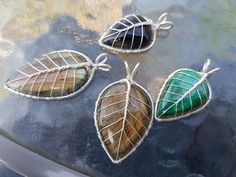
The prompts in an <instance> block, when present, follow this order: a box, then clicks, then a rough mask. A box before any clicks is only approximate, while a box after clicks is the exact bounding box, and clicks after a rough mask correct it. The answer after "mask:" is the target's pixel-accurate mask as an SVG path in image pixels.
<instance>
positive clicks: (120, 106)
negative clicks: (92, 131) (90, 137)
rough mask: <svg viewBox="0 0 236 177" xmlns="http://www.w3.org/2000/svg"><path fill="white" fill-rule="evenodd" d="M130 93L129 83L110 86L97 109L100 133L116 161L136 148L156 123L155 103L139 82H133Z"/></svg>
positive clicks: (103, 94) (100, 98)
mask: <svg viewBox="0 0 236 177" xmlns="http://www.w3.org/2000/svg"><path fill="white" fill-rule="evenodd" d="M127 92H128V85H127V83H126V82H123V83H116V84H114V85H111V86H109V87H107V88H106V90H105V91H104V92H103V93H102V94H101V96H100V97H99V98H98V100H99V101H98V106H97V108H96V114H97V116H96V117H95V119H96V122H95V123H96V124H97V126H98V131H99V132H98V134H100V137H101V141H102V144H103V146H104V148H105V149H106V151H107V152H108V155H109V156H110V157H111V159H112V160H113V161H114V162H115V163H118V162H120V161H121V160H123V159H124V158H125V157H126V156H127V155H128V154H130V152H131V151H133V150H134V149H136V147H137V145H138V144H139V143H141V141H142V139H143V137H144V135H145V134H146V133H147V132H148V131H149V126H150V124H151V123H152V103H151V101H150V98H149V97H148V95H147V94H146V93H145V92H144V91H143V90H142V89H141V88H140V87H138V86H136V85H131V90H130V93H127ZM127 94H128V95H127ZM127 97H128V99H127Z"/></svg>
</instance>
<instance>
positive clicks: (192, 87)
mask: <svg viewBox="0 0 236 177" xmlns="http://www.w3.org/2000/svg"><path fill="white" fill-rule="evenodd" d="M209 65H210V60H209V59H208V60H207V61H206V62H205V64H204V66H203V69H202V71H201V72H198V71H194V70H191V69H187V68H184V69H179V70H177V71H175V72H173V73H172V74H171V75H170V76H169V77H168V79H167V80H166V81H165V83H164V85H163V86H162V88H161V91H160V93H159V96H158V98H157V101H156V108H155V117H156V119H157V120H158V121H171V120H176V119H180V118H183V117H186V116H189V115H190V114H193V113H196V112H198V111H200V110H202V109H203V108H205V107H206V105H207V104H208V103H209V102H210V100H211V87H210V85H209V83H208V81H207V77H208V76H209V75H210V74H212V73H214V72H216V71H218V70H219V68H215V69H213V70H211V71H209V72H208V71H207V70H208V67H209Z"/></svg>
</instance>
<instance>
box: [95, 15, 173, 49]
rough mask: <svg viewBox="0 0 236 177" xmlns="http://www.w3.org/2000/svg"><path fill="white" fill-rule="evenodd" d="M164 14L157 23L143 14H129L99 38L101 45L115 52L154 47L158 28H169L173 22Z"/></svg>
mask: <svg viewBox="0 0 236 177" xmlns="http://www.w3.org/2000/svg"><path fill="white" fill-rule="evenodd" d="M167 15H168V14H167V13H164V14H162V15H161V16H160V17H159V19H158V21H157V23H154V22H153V21H152V20H150V19H147V18H145V17H143V16H141V15H134V14H132V15H127V16H125V17H124V18H123V19H121V20H120V21H118V22H117V23H115V24H114V25H112V26H111V27H110V28H109V29H108V30H107V31H106V32H105V33H104V34H103V36H102V37H101V39H100V40H99V44H100V46H102V47H104V48H105V49H110V50H112V51H115V52H122V53H136V52H143V51H146V50H148V49H150V48H151V47H152V45H153V44H154V42H155V39H156V30H166V31H167V30H169V29H171V28H172V27H173V24H172V23H171V22H169V21H167Z"/></svg>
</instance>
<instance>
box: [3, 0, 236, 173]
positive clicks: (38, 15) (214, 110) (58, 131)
mask: <svg viewBox="0 0 236 177" xmlns="http://www.w3.org/2000/svg"><path fill="white" fill-rule="evenodd" d="M0 9H1V11H0V19H1V22H0V31H1V35H0V43H1V44H0V45H1V47H0V49H1V50H0V58H1V63H0V68H1V69H0V73H1V74H0V82H1V83H2V84H3V83H4V82H5V81H6V80H7V79H8V77H9V75H10V74H11V73H12V72H14V71H15V69H16V68H19V67H21V66H23V65H24V64H25V62H26V61H32V60H31V59H33V58H34V57H40V56H41V55H42V54H44V53H47V52H50V51H52V50H55V49H65V48H67V49H74V50H77V51H81V52H83V53H85V54H86V55H88V56H90V57H91V58H92V59H93V58H96V57H97V56H98V55H99V54H100V53H102V52H103V50H102V49H101V48H100V47H99V46H98V44H97V43H96V41H97V40H98V39H99V38H100V37H101V35H102V34H103V32H104V31H105V30H106V29H107V28H108V27H109V26H110V25H112V24H114V23H115V22H116V21H117V20H119V19H120V18H122V17H123V16H125V15H127V14H131V13H136V14H142V15H144V16H145V17H148V18H150V19H153V20H154V21H155V19H157V18H158V17H159V16H160V14H162V13H163V12H165V11H166V12H168V13H169V19H171V21H172V22H173V23H174V25H175V26H174V28H173V30H172V31H171V33H170V34H169V36H168V37H166V38H165V39H162V38H161V37H160V35H159V37H158V39H157V40H160V41H159V43H158V42H157V43H154V45H153V47H152V48H151V49H150V50H149V51H148V52H144V53H142V54H139V55H127V54H126V55H119V58H118V57H116V56H114V55H109V56H110V59H109V64H111V66H112V67H113V68H112V70H111V71H110V74H107V73H104V72H97V73H96V74H95V77H94V79H93V82H91V84H90V85H89V86H88V87H87V89H86V92H83V96H82V97H81V95H80V96H79V95H78V96H75V97H74V98H73V99H68V100H66V101H65V100H64V101H56V102H54V103H53V104H52V103H48V102H45V101H37V100H31V99H27V98H23V97H20V96H16V95H14V94H11V93H10V92H7V91H6V90H5V89H4V88H3V87H0V112H1V117H0V131H1V134H3V135H4V136H7V137H9V138H11V139H12V140H14V141H17V142H19V143H21V144H22V145H23V146H25V147H27V148H28V149H29V150H31V151H34V152H37V153H38V154H41V155H43V156H44V157H47V158H49V159H53V160H54V161H56V162H59V163H62V164H64V165H65V166H67V167H70V168H74V169H75V170H77V171H83V172H86V173H87V174H89V175H90V176H94V177H103V176H107V177H110V176H113V177H120V176H122V177H156V176H157V175H159V176H161V177H191V176H194V175H195V176H197V175H198V176H201V177H202V176H203V177H212V176H213V177H232V176H234V175H235V174H236V168H235V160H236V152H235V149H236V143H235V142H236V136H235V132H236V128H235V127H236V121H235V115H236V102H235V100H236V94H235V90H236V84H235V83H236V75H235V70H236V45H235V43H236V42H235V36H236V30H235V29H236V24H235V23H234V22H235V21H236V11H235V9H236V3H235V1H233V0H227V1H224V2H223V1H222V0H205V1H197V0H176V1H173V0H159V1H157V0H147V1H146V0H145V1H144V0H135V1H129V0H125V1H124V0H120V1H117V0H109V1H107V0H100V1H94V0H93V1H87V0H78V1H64V0H58V1H57V3H55V1H53V0H47V1H46V0H45V1H33V0H32V1H26V0H25V1H20V2H19V1H1V2H0ZM206 58H211V61H212V65H211V66H212V67H213V68H214V67H220V68H221V71H220V72H219V73H217V74H216V75H214V76H213V77H209V83H210V85H211V87H212V91H213V92H212V96H213V97H212V101H211V102H210V104H209V105H208V107H207V109H204V111H202V112H200V113H198V114H195V115H192V116H191V117H189V118H188V119H183V120H179V121H174V122H161V123H159V124H158V123H156V122H155V121H154V123H153V126H152V128H151V130H150V133H149V135H148V136H147V137H146V138H145V140H144V141H143V143H142V144H141V145H140V146H139V148H138V149H137V151H136V152H135V153H133V154H132V155H131V156H130V157H129V158H127V159H126V160H124V161H123V162H122V163H121V164H119V165H116V164H113V163H112V162H111V161H110V159H109V158H108V157H107V155H106V153H105V152H104V150H103V149H102V146H101V143H100V141H99V139H98V137H97V134H96V129H95V126H94V120H93V112H94V107H95V105H94V103H95V101H96V100H97V98H98V95H99V93H100V92H101V91H102V90H103V89H104V87H105V86H106V85H108V84H110V83H112V82H114V81H117V80H119V79H121V78H123V77H125V69H124V65H123V63H122V61H124V60H127V61H128V63H129V65H130V67H131V68H132V66H134V65H135V64H136V63H137V62H140V67H139V70H138V72H137V75H136V76H135V80H136V81H137V82H138V83H139V84H140V85H142V86H144V87H145V88H146V89H147V90H148V91H149V93H150V94H151V95H152V99H153V100H154V101H155V100H156V98H157V95H158V93H159V90H160V88H161V86H162V84H163V82H164V81H165V79H167V77H168V75H169V74H171V73H172V72H174V71H175V70H177V69H179V68H190V69H194V70H199V69H201V68H202V63H203V62H204V61H205V59H206ZM158 86H159V88H158ZM37 168H40V167H39V166H37Z"/></svg>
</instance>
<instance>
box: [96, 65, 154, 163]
mask: <svg viewBox="0 0 236 177" xmlns="http://www.w3.org/2000/svg"><path fill="white" fill-rule="evenodd" d="M138 66H139V63H138V64H137V65H136V66H135V68H134V69H133V71H132V73H131V72H130V69H129V66H128V64H127V62H125V67H126V71H127V76H126V78H124V79H121V80H119V81H116V82H114V83H111V84H109V85H108V86H107V87H105V88H104V89H103V90H102V92H101V93H100V95H99V97H98V99H97V101H96V105H95V111H94V123H95V127H96V129H97V135H98V137H99V139H100V141H101V144H102V147H103V149H104V150H105V152H106V153H107V155H108V157H109V158H110V159H111V161H112V162H113V163H116V164H118V163H120V162H121V161H123V160H124V159H125V158H127V157H128V156H129V155H130V154H132V153H133V152H134V151H135V150H136V149H137V147H138V146H139V145H140V144H141V143H142V142H143V139H144V138H145V137H146V136H147V135H148V132H149V130H150V128H151V126H152V122H153V114H154V111H153V108H154V104H153V101H152V99H151V95H150V94H149V93H148V91H147V90H146V89H145V88H143V87H142V86H141V85H139V84H138V83H137V82H135V81H134V80H133V77H134V75H135V73H136V72H137V68H138ZM118 83H126V84H127V88H128V89H127V92H125V93H123V94H126V99H125V100H121V101H125V102H126V104H125V107H124V108H122V109H120V110H118V111H117V112H119V111H124V116H123V117H121V118H120V119H119V121H121V120H122V128H121V130H119V131H117V132H115V133H114V134H113V136H114V135H116V134H117V133H119V132H124V125H125V123H126V122H127V112H128V104H129V102H130V101H129V100H130V96H131V95H130V91H131V86H132V85H135V86H137V87H138V88H140V89H141V90H142V91H144V92H145V94H146V95H147V96H148V99H149V101H150V103H151V107H150V106H149V105H147V106H149V107H150V109H151V111H152V113H151V117H150V118H148V117H147V118H148V119H149V121H150V123H149V126H148V128H147V129H146V132H145V134H144V135H143V137H141V135H139V133H138V132H137V134H138V136H140V137H141V138H140V141H139V142H138V143H137V144H136V145H133V149H132V150H131V151H130V152H129V153H127V154H126V155H125V156H124V157H122V158H121V159H119V160H114V159H113V158H112V157H111V156H110V154H109V152H108V151H107V149H106V147H105V144H104V142H105V141H107V140H108V139H106V140H104V141H103V140H102V137H101V135H100V130H99V128H98V122H97V121H102V118H100V119H97V112H98V111H99V109H98V102H99V100H100V99H102V98H105V97H102V95H103V92H105V91H106V90H107V89H108V88H110V87H111V86H113V85H116V84H118ZM119 94H122V93H119ZM119 94H114V95H109V96H106V97H112V96H116V95H119ZM139 101H141V100H139ZM141 102H142V101H141ZM143 104H145V103H143ZM138 109H139V108H138ZM111 114H114V112H113V113H111ZM107 116H108V115H107ZM104 117H105V116H104ZM117 122H118V121H117ZM117 122H114V124H115V123H117ZM128 123H129V122H128ZM143 126H144V125H143ZM121 137H122V135H121V136H120V139H119V144H118V149H119V148H120V143H121V142H120V141H121ZM131 144H132V142H131ZM117 152H119V150H118V151H117ZM117 155H118V154H117Z"/></svg>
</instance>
